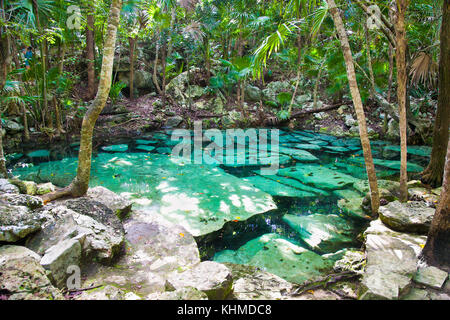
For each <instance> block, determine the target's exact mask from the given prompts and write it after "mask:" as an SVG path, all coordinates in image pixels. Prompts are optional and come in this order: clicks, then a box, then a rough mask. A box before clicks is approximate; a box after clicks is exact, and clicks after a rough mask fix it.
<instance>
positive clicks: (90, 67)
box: [86, 6, 95, 100]
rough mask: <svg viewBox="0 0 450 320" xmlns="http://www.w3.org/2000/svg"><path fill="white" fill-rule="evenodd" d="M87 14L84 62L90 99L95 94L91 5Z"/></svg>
mask: <svg viewBox="0 0 450 320" xmlns="http://www.w3.org/2000/svg"><path fill="white" fill-rule="evenodd" d="M88 11H89V12H88V15H87V17H86V20H87V25H86V60H87V61H86V62H87V75H88V88H87V89H88V92H87V98H88V100H91V99H92V98H94V96H95V61H94V59H95V53H94V50H95V40H94V23H95V21H94V19H95V17H94V12H93V8H92V6H89V8H88Z"/></svg>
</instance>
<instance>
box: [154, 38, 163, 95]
mask: <svg viewBox="0 0 450 320" xmlns="http://www.w3.org/2000/svg"><path fill="white" fill-rule="evenodd" d="M157 38H160V35H159V36H158V37H157ZM159 40H160V39H158V40H157V41H156V50H155V51H156V52H155V61H154V62H153V83H154V84H155V87H156V90H157V91H158V94H159V95H162V91H161V87H160V86H159V81H158V58H159Z"/></svg>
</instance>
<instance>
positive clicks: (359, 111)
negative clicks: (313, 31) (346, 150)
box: [327, 0, 380, 215]
mask: <svg viewBox="0 0 450 320" xmlns="http://www.w3.org/2000/svg"><path fill="white" fill-rule="evenodd" d="M327 2H328V7H329V10H330V13H331V16H332V17H333V21H334V25H335V27H336V30H337V33H338V35H339V40H340V42H341V46H342V52H343V54H344V59H345V65H346V68H347V77H348V83H349V86H350V92H351V94H352V99H353V105H354V107H355V112H356V117H357V119H358V124H359V135H360V139H361V145H362V148H363V153H364V160H365V164H366V171H367V176H368V178H369V187H370V195H371V208H372V214H373V215H376V214H377V213H378V208H379V206H380V195H379V193H378V183H377V177H376V172H375V166H374V164H373V158H372V150H371V147H370V140H369V136H368V134H367V123H366V116H365V114H364V109H363V104H362V100H361V95H360V92H359V88H358V83H357V81H356V73H355V66H354V64H353V56H352V51H351V48H350V43H349V41H348V37H347V33H346V31H345V27H344V23H343V22H342V18H341V15H340V13H339V11H338V8H337V7H336V3H335V2H334V0H327Z"/></svg>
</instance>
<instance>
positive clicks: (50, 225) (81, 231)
mask: <svg viewBox="0 0 450 320" xmlns="http://www.w3.org/2000/svg"><path fill="white" fill-rule="evenodd" d="M38 212H40V213H41V214H44V215H46V216H47V217H50V218H48V219H47V221H46V222H45V223H43V224H42V229H41V230H40V231H39V232H37V233H36V234H34V235H33V236H32V237H31V238H29V239H28V240H27V242H26V246H27V247H28V248H30V249H32V250H33V251H35V252H37V253H39V254H41V255H44V254H46V252H47V250H49V249H50V248H51V247H53V246H55V245H57V244H58V243H60V242H63V241H66V240H70V239H78V240H80V244H81V245H82V248H81V250H82V257H93V258H95V259H97V260H98V261H100V262H106V263H107V262H109V261H111V259H113V258H114V257H115V256H116V254H117V253H118V252H119V250H120V248H121V247H122V244H123V241H124V239H123V232H122V231H120V230H116V229H113V228H112V227H111V226H107V225H104V224H102V223H100V222H98V221H96V220H94V219H93V218H91V217H89V216H86V215H83V214H79V213H78V212H75V211H73V210H70V209H68V208H67V207H65V206H62V205H53V206H46V207H44V208H42V209H40V210H39V211H38Z"/></svg>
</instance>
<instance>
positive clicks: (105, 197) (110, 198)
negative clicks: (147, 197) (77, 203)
mask: <svg viewBox="0 0 450 320" xmlns="http://www.w3.org/2000/svg"><path fill="white" fill-rule="evenodd" d="M86 196H87V197H89V198H91V199H92V200H96V201H98V202H100V203H103V204H104V205H105V206H107V207H108V208H109V209H111V210H112V211H113V212H114V213H115V214H116V215H117V217H118V218H119V219H124V218H125V217H126V216H127V215H128V214H129V213H130V211H131V206H132V202H131V201H128V200H127V199H125V198H123V197H121V196H119V195H118V194H116V193H114V192H112V191H110V190H108V189H106V188H104V187H95V188H90V189H89V190H88V192H87V194H86Z"/></svg>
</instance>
